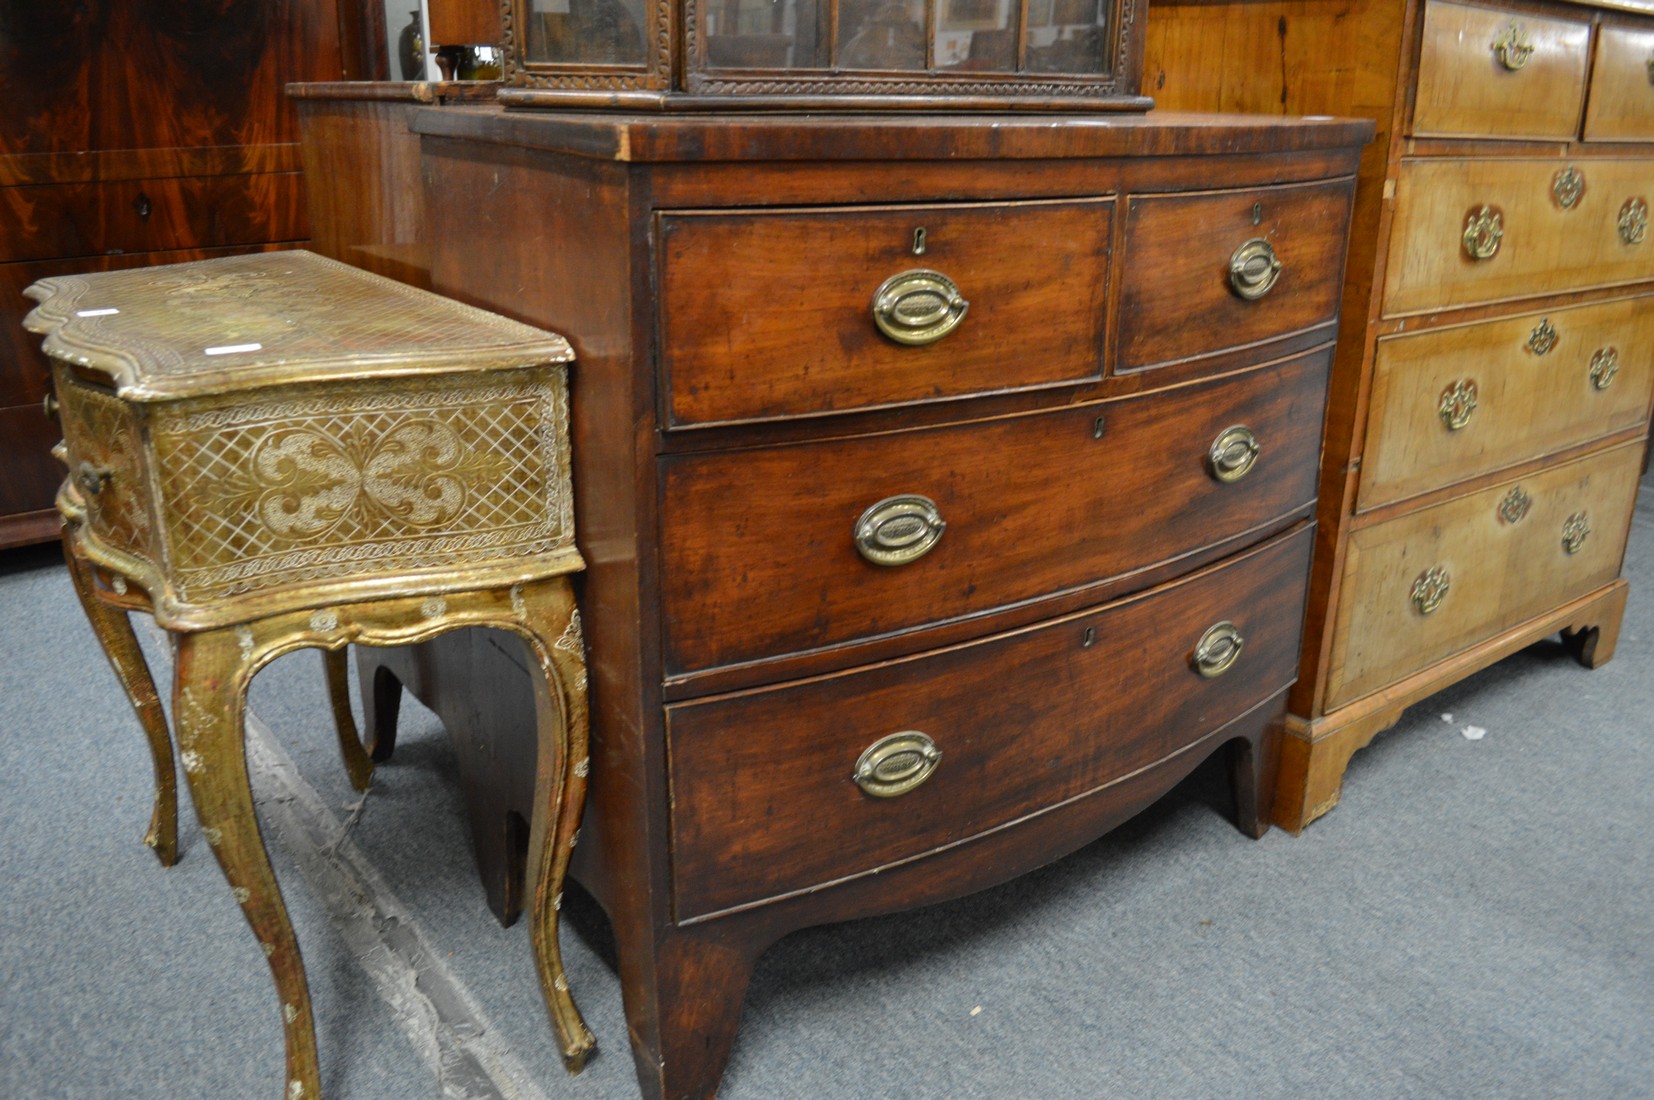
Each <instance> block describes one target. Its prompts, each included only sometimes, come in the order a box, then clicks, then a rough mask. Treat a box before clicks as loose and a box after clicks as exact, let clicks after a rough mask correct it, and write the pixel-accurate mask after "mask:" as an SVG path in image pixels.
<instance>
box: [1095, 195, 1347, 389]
mask: <svg viewBox="0 0 1654 1100" xmlns="http://www.w3.org/2000/svg"><path fill="white" fill-rule="evenodd" d="M1354 191H1355V181H1354V180H1337V181H1334V182H1331V183H1314V184H1302V185H1296V186H1290V187H1266V188H1256V189H1252V190H1245V191H1214V192H1207V193H1204V194H1199V195H1152V196H1146V197H1136V196H1134V197H1133V198H1132V199H1131V205H1130V206H1129V208H1128V209H1127V212H1126V240H1125V246H1124V248H1125V257H1124V261H1123V264H1122V270H1125V271H1128V272H1130V275H1129V276H1127V278H1126V279H1125V282H1124V284H1123V286H1122V288H1121V303H1120V366H1119V369H1120V370H1122V371H1129V370H1138V369H1141V368H1144V367H1153V366H1158V365H1162V364H1166V363H1173V362H1178V361H1180V360H1184V359H1189V358H1192V357H1194V356H1197V355H1204V354H1208V353H1211V352H1217V351H1223V350H1225V349H1228V348H1237V347H1244V346H1246V345H1248V344H1256V343H1260V342H1262V341H1265V340H1270V339H1273V338H1275V337H1278V336H1284V335H1287V334H1288V333H1293V332H1299V331H1302V330H1303V329H1307V328H1313V327H1315V326H1316V325H1323V324H1327V323H1328V322H1330V321H1332V320H1333V319H1334V318H1335V317H1336V316H1337V313H1338V294H1339V282H1340V281H1339V279H1338V278H1337V275H1338V274H1339V273H1340V272H1342V271H1343V269H1344V243H1345V237H1346V236H1347V233H1348V230H1349V216H1350V200H1351V196H1352V195H1353V194H1354ZM1252 241H1266V242H1268V246H1269V249H1270V250H1271V251H1272V252H1273V254H1274V256H1275V258H1276V259H1277V260H1279V262H1280V264H1281V268H1280V271H1279V274H1278V275H1277V276H1276V281H1275V283H1274V285H1272V286H1270V287H1269V289H1268V290H1267V291H1266V292H1264V293H1263V296H1262V297H1260V298H1256V299H1248V298H1245V297H1242V295H1241V294H1240V293H1238V292H1237V291H1236V289H1235V287H1234V286H1233V285H1232V283H1231V276H1230V267H1231V262H1232V261H1235V260H1236V259H1237V258H1239V257H1240V255H1241V249H1242V248H1243V247H1244V246H1246V245H1247V243H1248V242H1252Z"/></svg>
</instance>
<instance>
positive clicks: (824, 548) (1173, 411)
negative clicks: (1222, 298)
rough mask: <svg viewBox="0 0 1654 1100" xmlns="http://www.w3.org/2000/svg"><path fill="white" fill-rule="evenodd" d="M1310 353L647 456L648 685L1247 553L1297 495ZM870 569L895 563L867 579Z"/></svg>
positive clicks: (1322, 361)
mask: <svg viewBox="0 0 1654 1100" xmlns="http://www.w3.org/2000/svg"><path fill="white" fill-rule="evenodd" d="M1328 357H1329V353H1328V352H1325V351H1321V352H1315V353H1312V354H1309V355H1305V356H1301V357H1297V358H1294V359H1290V360H1285V361H1283V362H1280V363H1276V364H1272V365H1269V366H1267V367H1263V368H1258V369H1254V370H1250V371H1247V372H1245V373H1242V374H1236V375H1233V376H1230V377H1227V378H1224V379H1219V380H1214V381H1208V382H1203V383H1201V384H1198V385H1190V386H1184V387H1180V388H1176V389H1171V390H1166V391H1161V392H1157V393H1151V394H1147V395H1142V396H1138V397H1133V398H1128V399H1123V400H1118V401H1112V402H1101V403H1094V404H1090V405H1084V406H1076V407H1072V408H1063V409H1058V410H1052V411H1046V412H1040V413H1031V414H1026V415H1019V416H1009V417H1003V418H998V419H993V420H985V421H976V422H969V423H962V424H949V425H944V426H941V427H933V428H923V429H912V430H907V431H895V432H885V433H880V434H875V435H864V436H856V437H851V438H842V439H831V440H822V441H815V442H809V443H803V444H795V445H786V446H775V447H763V448H754V449H750V450H735V451H719V452H711V453H705V454H693V455H684V456H679V457H672V458H667V459H664V460H663V462H662V466H663V470H662V482H663V488H662V494H661V547H662V550H661V554H662V559H663V561H662V569H661V575H662V578H663V581H662V593H661V598H662V605H663V611H664V619H665V622H666V624H667V626H666V643H665V647H666V664H667V669H668V671H669V673H671V674H680V673H684V672H689V671H694V670H701V669H710V668H717V667H720V666H726V665H733V664H740V663H744V662H750V661H756V660H759V659H763V658H767V657H776V656H781V655H784V654H790V653H795V652H800V651H806V650H812V649H820V648H825V647H830V646H833V645H837V644H841V643H844V642H848V641H852V640H856V639H861V638H866V637H873V636H878V635H887V634H892V633H898V632H902V631H908V630H912V629H915V628H918V627H923V626H926V625H931V624H934V623H939V622H946V621H950V620H956V619H959V618H962V617H966V616H970V615H975V614H981V613H985V612H989V611H992V610H994V609H997V608H1001V607H1004V606H1007V605H1010V604H1015V603H1018V602H1022V601H1028V600H1034V599H1039V598H1041V597H1046V596H1050V595H1053V594H1056V593H1061V592H1068V591H1075V590H1079V589H1083V588H1085V587H1087V586H1090V585H1094V584H1097V583H1099V582H1101V581H1103V580H1105V579H1108V578H1112V577H1118V576H1120V575H1123V574H1128V573H1131V572H1133V571H1137V570H1142V569H1145V568H1148V567H1150V566H1153V565H1156V564H1159V563H1163V562H1168V561H1172V560H1175V559H1176V558H1178V557H1180V556H1183V555H1185V554H1188V553H1190V552H1193V551H1195V550H1198V549H1200V548H1203V547H1207V546H1211V545H1213V544H1214V543H1217V542H1221V541H1223V540H1226V539H1233V538H1237V537H1240V536H1243V535H1244V533H1247V532H1252V533H1254V535H1255V537H1262V535H1263V534H1265V533H1267V527H1268V526H1269V525H1270V524H1276V525H1279V524H1281V523H1283V522H1285V519H1286V518H1287V517H1289V516H1290V515H1292V514H1294V513H1297V512H1299V511H1301V510H1303V509H1305V508H1306V507H1307V506H1308V505H1309V504H1310V503H1311V502H1312V501H1313V500H1314V499H1315V462H1316V456H1317V454H1318V453H1319V447H1320V431H1321V420H1322V411H1323V407H1324V404H1325V380H1326V371H1327V368H1328ZM1214 452H1216V454H1217V455H1218V457H1217V458H1216V459H1215V458H1214ZM1215 463H1221V464H1223V465H1224V467H1225V470H1224V474H1223V477H1220V476H1219V473H1220V471H1219V469H1218V466H1217V465H1215ZM1248 463H1250V465H1248ZM1225 478H1232V480H1225ZM926 547H928V549H926ZM914 551H921V552H920V553H917V554H915V553H914ZM887 552H888V556H889V557H893V558H901V557H904V556H911V559H912V560H908V561H906V562H905V564H885V563H880V562H879V561H878V560H877V559H878V557H879V556H880V555H884V554H886V553H887Z"/></svg>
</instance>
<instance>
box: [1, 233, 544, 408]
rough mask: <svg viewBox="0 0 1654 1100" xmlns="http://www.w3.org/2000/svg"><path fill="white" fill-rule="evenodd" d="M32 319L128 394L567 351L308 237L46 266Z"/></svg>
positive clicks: (445, 369) (160, 394)
mask: <svg viewBox="0 0 1654 1100" xmlns="http://www.w3.org/2000/svg"><path fill="white" fill-rule="evenodd" d="M26 293H27V294H28V295H29V296H30V297H31V298H33V299H35V300H36V301H37V302H39V303H40V304H39V305H38V306H37V307H36V308H35V309H34V311H33V312H31V313H30V314H29V316H28V318H27V319H26V320H25V322H24V324H25V325H26V326H27V327H28V329H29V330H30V331H31V332H35V333H39V334H42V335H44V336H45V337H46V341H45V348H46V351H47V353H48V354H50V355H52V356H54V357H55V358H58V359H62V360H65V361H67V362H71V363H75V364H78V365H79V366H82V367H86V368H89V369H91V370H94V371H97V372H99V373H101V374H105V375H108V376H109V378H110V379H111V380H112V382H113V384H114V387H115V392H116V394H117V396H119V397H121V398H122V399H124V400H133V401H158V400H170V399H178V398H192V397H203V396H207V395H211V394H222V393H232V392H239V391H245V390H253V389H260V388H265V387H270V386H278V385H285V384H291V383H295V382H333V381H344V380H351V379H371V378H378V377H397V376H409V375H419V374H429V373H449V372H453V371H459V370H488V369H496V368H507V367H516V366H528V365H534V364H544V363H565V362H568V361H570V360H571V359H573V357H574V354H573V352H572V351H571V350H570V348H569V345H568V342H567V341H566V340H564V339H563V338H562V337H560V336H557V335H554V334H552V333H548V332H544V331H542V330H540V329H536V328H531V327H530V326H528V325H523V324H519V323H517V322H515V321H510V320H507V319H506V318H503V317H500V316H497V315H495V314H492V313H487V312H484V311H483V310H479V309H474V308H472V307H470V306H466V305H462V304H461V303H459V302H455V301H451V300H449V299H447V298H443V297H440V296H438V295H435V294H431V293H429V292H427V291H422V290H418V289H416V288H413V287H409V286H404V285H403V284H401V283H397V282H393V281H391V280H389V279H385V278H382V277H380V276H377V275H373V274H370V273H368V272H365V271H360V270H358V269H356V268H353V267H349V266H346V265H344V264H341V263H337V262H335V261H333V260H329V259H325V258H323V257H321V256H317V255H315V254H314V253H310V252H303V251H291V252H267V253H259V254H254V255H248V256H233V257H224V258H219V259H214V260H206V261H201V262H198V263H186V264H173V265H170V266H167V267H160V268H138V269H134V270H130V271H112V272H102V273H94V274H82V275H64V276H59V277H56V278H50V279H42V280H41V281H40V282H38V283H36V284H35V285H34V286H32V287H30V288H29V290H28V291H27V292H26Z"/></svg>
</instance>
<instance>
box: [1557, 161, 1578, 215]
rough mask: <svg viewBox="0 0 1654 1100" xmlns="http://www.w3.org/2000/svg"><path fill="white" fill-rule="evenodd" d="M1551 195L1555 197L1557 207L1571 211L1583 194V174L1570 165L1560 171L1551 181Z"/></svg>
mask: <svg viewBox="0 0 1654 1100" xmlns="http://www.w3.org/2000/svg"><path fill="white" fill-rule="evenodd" d="M1551 194H1553V195H1555V196H1556V204H1557V205H1558V206H1560V207H1562V209H1564V210H1572V209H1573V208H1574V204H1575V203H1577V202H1578V201H1579V200H1580V198H1581V197H1582V196H1584V194H1585V173H1583V172H1581V171H1580V170H1579V169H1578V168H1575V167H1574V166H1573V165H1571V164H1570V165H1568V167H1566V168H1563V169H1561V170H1560V171H1558V172H1557V174H1556V178H1555V179H1554V180H1552V181H1551Z"/></svg>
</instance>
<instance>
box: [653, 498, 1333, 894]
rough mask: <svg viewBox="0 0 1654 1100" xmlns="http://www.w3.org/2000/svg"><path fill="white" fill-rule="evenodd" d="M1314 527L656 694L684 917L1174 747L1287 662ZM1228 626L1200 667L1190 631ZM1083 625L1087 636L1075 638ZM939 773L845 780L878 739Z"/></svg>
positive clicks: (1113, 775) (1021, 804) (1097, 780)
mask: <svg viewBox="0 0 1654 1100" xmlns="http://www.w3.org/2000/svg"><path fill="white" fill-rule="evenodd" d="M1311 543H1312V538H1311V533H1310V530H1309V529H1308V528H1305V527H1300V528H1298V529H1297V530H1296V531H1295V532H1294V533H1293V534H1290V535H1287V536H1284V537H1282V538H1280V539H1277V540H1275V541H1273V542H1271V543H1269V544H1267V545H1266V546H1264V547H1263V548H1261V549H1258V550H1254V551H1251V552H1248V553H1247V554H1244V555H1241V556H1240V557H1239V558H1238V559H1236V558H1231V559H1228V560H1227V561H1226V562H1225V563H1224V564H1222V565H1220V566H1218V567H1214V568H1212V569H1210V570H1208V571H1206V572H1204V573H1201V574H1198V575H1196V576H1195V577H1193V578H1187V579H1184V580H1179V581H1177V582H1174V583H1172V584H1168V585H1165V586H1163V587H1161V588H1158V589H1154V590H1152V591H1150V592H1149V593H1146V594H1143V595H1140V596H1137V597H1132V598H1129V599H1126V600H1122V601H1119V602H1117V603H1114V604H1110V605H1108V606H1105V607H1101V608H1098V609H1095V610H1092V611H1087V612H1085V613H1082V614H1079V615H1075V616H1071V617H1068V618H1064V619H1060V620H1057V621H1055V622H1051V623H1048V624H1045V625H1041V626H1038V627H1034V628H1030V629H1028V630H1022V631H1014V632H1011V633H1008V634H1001V635H997V636H994V637H990V638H987V639H983V640H981V641H977V642H973V643H970V644H968V645H962V646H957V647H953V648H949V649H944V650H939V651H935V652H931V653H927V654H923V655H920V656H917V657H913V658H908V659H906V660H902V661H895V662H890V663H886V664H881V665H877V666H873V667H870V668H865V669H859V670H856V671H852V672H848V673H843V674H839V675H835V676H828V677H823V678H819V679H813V680H805V681H801V682H797V683H792V684H787V685H783V686H780V687H777V688H771V689H764V690H759V691H751V692H744V693H740V694H735V695H727V696H723V697H721V698H718V699H715V700H712V701H709V702H704V703H685V704H680V705H676V706H672V707H668V708H667V726H668V736H669V752H670V758H671V759H670V767H671V785H672V804H673V812H672V837H673V845H672V854H673V882H674V896H675V900H676V906H677V918H678V919H679V920H680V921H681V920H687V919H691V918H694V917H699V916H705V915H707V914H710V913H715V912H718V911H721V910H725V909H729V908H733V907H736V906H741V905H747V904H752V903H755V902H759V901H762V900H764V899H768V898H775V897H778V896H782V895H785V894H788V893H791V892H794V891H798V890H804V889H809V888H811V887H814V886H818V885H821V884H823V883H827V882H831V881H834V880H837V879H841V878H843V877H845V876H850V875H858V874H866V873H869V872H873V871H876V870H878V869H880V868H883V867H887V866H889V865H890V864H892V863H895V862H897V861H901V860H905V859H910V858H913V857H915V856H919V855H922V854H923V853H926V852H929V851H932V850H934V849H936V848H939V847H941V846H943V845H947V844H952V843H957V842H958V841H961V840H965V839H967V838H969V837H972V836H976V835H979V834H981V833H983V832H985V831H987V830H991V829H994V828H996V827H999V826H1003V825H1005V824H1007V823H1009V822H1012V821H1015V820H1017V819H1019V818H1022V817H1025V816H1026V815H1028V814H1031V813H1037V812H1039V811H1040V810H1042V809H1047V808H1050V807H1052V806H1055V805H1057V804H1058V803H1060V802H1062V801H1064V800H1066V799H1072V798H1075V797H1078V796H1081V795H1084V794H1085V793H1086V792H1088V791H1094V790H1096V789H1098V788H1100V787H1102V786H1104V785H1106V784H1108V783H1110V782H1113V781H1115V780H1117V779H1120V778H1121V777H1123V776H1126V775H1128V774H1130V773H1132V772H1134V771H1137V770H1139V769H1142V768H1144V767H1147V766H1149V765H1152V764H1154V763H1156V762H1157V761H1161V760H1164V759H1166V758H1167V757H1168V756H1171V755H1173V754H1175V753H1177V752H1178V751H1179V750H1181V749H1183V748H1184V747H1186V746H1188V745H1190V744H1191V743H1193V742H1195V741H1197V740H1199V739H1200V738H1201V737H1202V736H1204V735H1206V734H1207V733H1210V732H1211V731H1213V730H1215V729H1217V728H1218V727H1220V726H1222V725H1223V724H1224V723H1226V722H1228V721H1230V720H1231V719H1233V718H1235V717H1236V716H1238V715H1240V714H1241V713H1243V712H1245V711H1246V710H1247V709H1248V708H1250V707H1252V706H1254V705H1256V704H1257V703H1259V702H1261V701H1262V700H1264V699H1267V698H1268V697H1269V696H1270V695H1272V694H1273V693H1275V692H1277V691H1280V690H1281V689H1282V688H1283V687H1284V686H1285V685H1287V684H1288V683H1290V682H1291V680H1292V678H1293V677H1294V676H1295V675H1296V667H1295V666H1296V662H1297V650H1298V644H1299V632H1300V618H1301V616H1302V611H1303V593H1304V581H1305V578H1306V575H1307V568H1308V562H1309V552H1310V547H1311ZM1221 622H1230V623H1232V624H1233V625H1234V626H1235V627H1236V628H1237V629H1238V630H1239V632H1240V635H1241V637H1242V644H1241V650H1240V655H1239V657H1238V658H1237V659H1236V661H1235V663H1234V664H1233V665H1231V666H1230V667H1229V668H1228V670H1227V671H1225V672H1223V673H1221V674H1220V675H1217V676H1215V677H1213V678H1205V677H1203V676H1201V675H1200V674H1199V673H1197V672H1196V671H1195V669H1194V667H1193V660H1192V657H1193V652H1194V650H1195V648H1196V646H1197V643H1198V642H1199V640H1200V639H1201V637H1202V635H1203V634H1204V633H1205V632H1206V631H1207V630H1208V629H1209V628H1211V627H1212V626H1214V625H1215V624H1217V623H1221ZM1088 638H1090V639H1091V641H1090V644H1089V645H1088V643H1087V639H1088ZM902 731H918V732H920V733H923V734H925V735H926V736H928V737H929V738H931V739H932V741H933V742H934V743H935V746H936V748H938V749H940V750H941V757H940V759H939V761H938V763H937V766H936V768H935V771H934V773H933V774H932V775H931V776H930V777H929V778H928V779H927V780H925V781H924V782H923V783H922V784H921V785H919V786H918V787H916V788H914V789H913V790H911V791H908V792H907V793H905V794H901V795H898V796H895V797H888V798H876V797H871V796H869V795H866V794H863V793H862V791H861V789H860V788H859V787H858V786H857V785H856V783H855V782H854V781H853V779H852V773H853V772H854V770H855V767H856V764H857V761H858V758H860V756H861V754H862V752H863V750H865V749H867V748H868V747H869V746H870V745H872V744H873V743H874V742H876V741H879V740H880V739H882V738H884V737H885V736H886V735H889V734H894V733H899V732H902Z"/></svg>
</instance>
